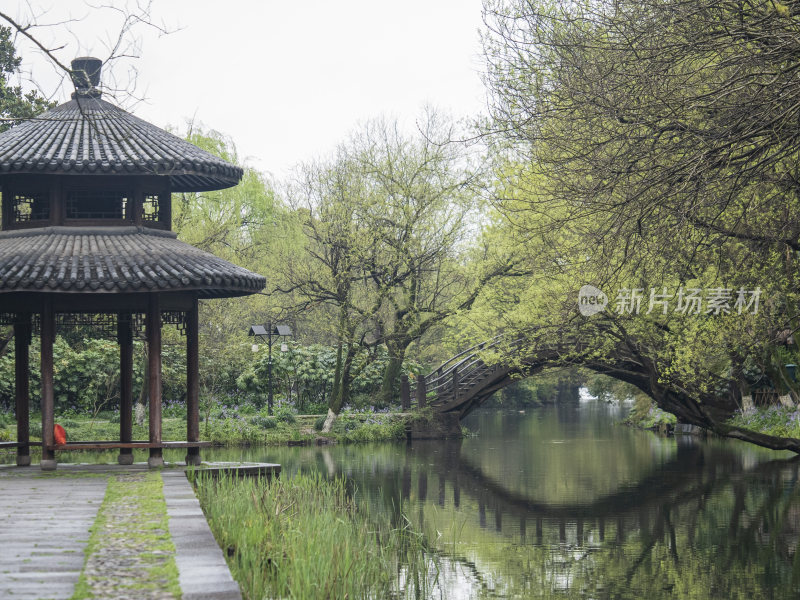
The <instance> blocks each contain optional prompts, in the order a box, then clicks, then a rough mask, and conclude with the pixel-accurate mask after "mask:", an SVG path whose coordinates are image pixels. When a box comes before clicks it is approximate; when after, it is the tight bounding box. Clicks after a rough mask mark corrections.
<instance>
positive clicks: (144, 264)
mask: <svg viewBox="0 0 800 600" xmlns="http://www.w3.org/2000/svg"><path fill="white" fill-rule="evenodd" d="M265 285H266V279H265V278H264V277H263V276H261V275H258V274H256V273H252V272H251V271H248V270H247V269H244V268H242V267H239V266H237V265H234V264H232V263H230V262H228V261H226V260H223V259H221V258H219V257H217V256H214V255H213V254H210V253H208V252H204V251H202V250H199V249H198V248H195V247H194V246H191V245H189V244H186V243H185V242H182V241H180V240H178V239H177V238H176V236H175V234H174V233H172V232H165V231H160V230H155V229H148V228H141V227H42V228H36V229H26V230H18V231H4V232H0V294H3V293H17V292H41V293H59V294H87V293H95V294H129V293H144V292H187V291H188V292H195V293H196V294H197V295H198V297H201V298H223V297H232V296H244V295H247V294H253V293H257V292H259V291H260V290H262V289H264V286H265Z"/></svg>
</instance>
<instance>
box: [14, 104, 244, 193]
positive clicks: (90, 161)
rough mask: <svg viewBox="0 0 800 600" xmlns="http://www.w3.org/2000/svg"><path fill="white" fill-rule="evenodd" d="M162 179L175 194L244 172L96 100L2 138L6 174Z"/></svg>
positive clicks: (223, 182)
mask: <svg viewBox="0 0 800 600" xmlns="http://www.w3.org/2000/svg"><path fill="white" fill-rule="evenodd" d="M43 170H47V171H48V172H51V173H54V174H57V173H63V174H72V173H86V172H89V173H97V174H111V175H113V174H122V175H164V176H168V177H169V178H170V182H171V186H172V190H173V191H175V192H198V191H207V190H217V189H222V188H226V187H231V186H233V185H236V184H237V183H239V180H240V179H241V178H242V169H241V168H239V167H237V166H235V165H232V164H230V163H228V162H226V161H224V160H222V159H221V158H217V157H216V156H214V155H213V154H210V153H208V152H206V151H205V150H201V149H200V148H198V147H197V146H195V145H194V144H190V143H189V142H187V141H185V140H182V139H181V138H179V137H177V136H175V135H173V134H171V133H169V132H167V131H164V130H163V129H161V128H159V127H156V126H155V125H152V124H150V123H148V122H147V121H143V120H142V119H139V118H138V117H134V116H133V115H132V114H130V113H128V112H126V111H124V110H122V109H121V108H118V107H116V106H114V105H113V104H111V103H109V102H106V101H105V100H101V99H100V98H93V97H91V96H79V97H77V98H76V99H74V100H71V101H70V102H66V103H64V104H61V105H60V106H57V107H55V108H54V109H52V110H49V111H47V112H46V113H43V114H41V115H39V116H38V117H35V118H33V119H30V120H28V121H25V122H23V123H21V124H19V125H17V126H16V127H12V128H11V129H9V130H7V131H4V132H3V133H0V172H2V173H4V174H12V173H13V174H16V173H37V172H41V171H43Z"/></svg>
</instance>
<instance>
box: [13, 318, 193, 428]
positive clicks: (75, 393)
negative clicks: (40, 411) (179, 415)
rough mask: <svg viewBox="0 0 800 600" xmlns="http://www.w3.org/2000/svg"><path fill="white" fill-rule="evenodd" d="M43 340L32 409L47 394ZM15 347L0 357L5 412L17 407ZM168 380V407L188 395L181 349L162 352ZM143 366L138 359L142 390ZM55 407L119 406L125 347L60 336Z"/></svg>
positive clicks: (34, 365) (136, 380) (136, 381)
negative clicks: (121, 350) (42, 367)
mask: <svg viewBox="0 0 800 600" xmlns="http://www.w3.org/2000/svg"><path fill="white" fill-rule="evenodd" d="M38 345H39V341H38V339H34V340H33V342H32V343H31V346H30V349H29V360H30V394H31V404H32V405H33V406H36V405H38V403H39V400H40V393H41V382H40V367H39V358H40V357H39V352H38ZM134 356H135V357H137V356H138V357H141V356H143V351H142V343H141V342H139V341H136V342H134ZM14 357H15V353H14V348H13V347H11V348H9V350H8V352H6V353H5V354H4V355H2V356H0V408H3V407H4V408H6V409H10V408H11V407H12V406H13V404H14V360H15V358H14ZM162 357H163V361H162V362H163V366H162V380H163V385H164V400H165V405H168V404H169V403H170V401H179V400H182V399H183V398H184V397H185V394H186V366H185V365H186V361H185V353H184V352H183V350H182V349H181V348H177V347H175V346H172V345H164V347H163V348H162ZM142 377H143V369H142V361H141V360H134V371H133V388H134V390H139V389H140V388H141V385H142ZM53 379H54V386H55V390H54V394H55V400H56V403H55V408H56V412H57V413H58V414H66V413H72V414H76V415H77V414H94V413H96V412H98V411H100V410H117V409H118V407H119V346H118V345H117V343H116V342H114V341H111V340H105V339H98V338H90V337H84V336H83V335H82V334H72V335H66V336H64V335H60V336H58V337H57V338H56V341H55V344H54V345H53Z"/></svg>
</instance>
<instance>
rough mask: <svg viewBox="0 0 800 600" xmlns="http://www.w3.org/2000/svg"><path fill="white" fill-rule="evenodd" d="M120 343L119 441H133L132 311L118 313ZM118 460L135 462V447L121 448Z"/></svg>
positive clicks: (121, 462) (118, 339)
mask: <svg viewBox="0 0 800 600" xmlns="http://www.w3.org/2000/svg"><path fill="white" fill-rule="evenodd" d="M117 342H118V343H119V441H120V442H122V443H130V442H132V441H133V327H132V325H131V314H130V313H119V314H118V315H117ZM117 462H119V464H121V465H132V464H133V449H131V448H120V451H119V457H118V458H117Z"/></svg>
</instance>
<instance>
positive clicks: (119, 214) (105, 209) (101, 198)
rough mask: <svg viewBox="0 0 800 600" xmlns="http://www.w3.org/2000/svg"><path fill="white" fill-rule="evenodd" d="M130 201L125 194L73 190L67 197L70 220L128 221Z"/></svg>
mask: <svg viewBox="0 0 800 600" xmlns="http://www.w3.org/2000/svg"><path fill="white" fill-rule="evenodd" d="M129 207H130V201H129V200H128V196H127V194H125V193H123V192H114V191H105V190H71V191H70V192H69V193H68V195H67V214H66V217H67V218H68V219H127V218H128V216H129V210H130V208H129Z"/></svg>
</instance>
